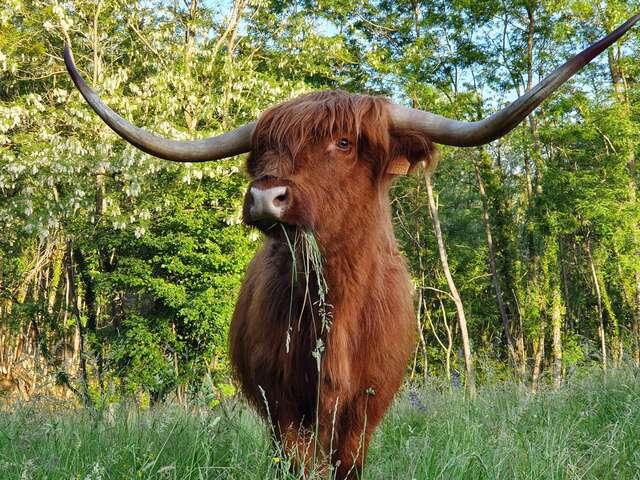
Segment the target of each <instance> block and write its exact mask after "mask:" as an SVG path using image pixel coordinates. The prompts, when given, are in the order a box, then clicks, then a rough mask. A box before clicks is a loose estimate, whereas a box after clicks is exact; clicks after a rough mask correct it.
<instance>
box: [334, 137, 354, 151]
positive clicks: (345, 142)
mask: <svg viewBox="0 0 640 480" xmlns="http://www.w3.org/2000/svg"><path fill="white" fill-rule="evenodd" d="M336 145H337V146H338V148H339V149H340V150H349V147H351V142H350V141H349V139H348V138H341V139H340V140H338V142H337V143H336Z"/></svg>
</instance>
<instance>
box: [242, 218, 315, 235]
mask: <svg viewBox="0 0 640 480" xmlns="http://www.w3.org/2000/svg"><path fill="white" fill-rule="evenodd" d="M244 223H245V225H247V226H249V227H253V228H256V229H258V230H260V231H261V232H262V233H263V234H264V235H266V236H267V237H271V238H277V239H281V240H286V239H287V237H288V238H294V237H295V235H296V233H297V232H299V231H300V230H302V229H304V227H302V226H301V225H297V224H293V223H288V222H283V221H280V220H277V219H273V218H262V219H245V220H244Z"/></svg>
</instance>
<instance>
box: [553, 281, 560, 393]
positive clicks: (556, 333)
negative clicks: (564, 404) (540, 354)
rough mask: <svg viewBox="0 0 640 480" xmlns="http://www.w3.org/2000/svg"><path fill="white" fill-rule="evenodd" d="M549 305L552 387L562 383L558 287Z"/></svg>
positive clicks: (558, 386) (554, 290)
mask: <svg viewBox="0 0 640 480" xmlns="http://www.w3.org/2000/svg"><path fill="white" fill-rule="evenodd" d="M552 302H553V303H552V306H551V335H552V336H551V349H552V351H553V387H554V388H556V389H558V388H560V386H561V385H562V338H561V332H562V303H561V302H562V300H561V297H560V290H559V287H558V286H556V287H555V288H554V289H553V301H552Z"/></svg>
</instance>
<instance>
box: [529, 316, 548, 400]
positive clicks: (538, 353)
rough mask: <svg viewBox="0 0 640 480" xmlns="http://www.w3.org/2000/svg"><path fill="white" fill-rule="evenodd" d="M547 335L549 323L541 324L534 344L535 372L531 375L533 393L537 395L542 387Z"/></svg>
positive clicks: (543, 322)
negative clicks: (541, 374) (541, 376)
mask: <svg viewBox="0 0 640 480" xmlns="http://www.w3.org/2000/svg"><path fill="white" fill-rule="evenodd" d="M546 333H547V322H545V321H544V320H543V321H542V323H541V324H540V332H539V333H538V338H537V339H536V340H535V341H534V343H533V356H534V361H533V372H532V374H531V393H537V392H538V387H539V385H540V372H541V371H542V359H543V358H544V341H545V337H546Z"/></svg>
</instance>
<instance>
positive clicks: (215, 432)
mask: <svg viewBox="0 0 640 480" xmlns="http://www.w3.org/2000/svg"><path fill="white" fill-rule="evenodd" d="M581 375H583V376H582V378H574V380H571V381H569V382H568V384H567V385H566V386H564V387H563V388H561V389H560V390H558V391H550V390H549V391H543V392H541V393H540V394H538V395H535V396H533V395H531V394H530V393H529V392H528V391H527V390H526V388H524V387H520V386H517V385H515V384H512V383H506V384H494V385H488V386H482V387H480V388H479V391H478V396H477V398H476V399H469V398H468V396H467V395H465V393H464V391H463V390H462V389H459V388H453V389H451V390H450V389H449V388H448V387H447V388H445V389H444V391H440V389H438V388H436V386H435V385H433V384H432V385H430V386H427V387H416V389H415V391H414V392H413V394H412V396H414V395H417V397H418V398H419V399H420V402H421V404H422V405H424V408H417V407H416V406H415V399H412V398H411V396H409V395H408V394H407V392H406V389H405V392H404V393H401V394H400V395H399V397H398V399H397V400H396V402H395V405H394V406H393V407H392V409H391V410H390V411H389V413H388V414H387V415H386V417H385V419H384V422H383V424H382V426H381V428H380V429H378V430H377V431H376V433H375V434H374V438H373V442H372V444H371V450H370V454H369V458H368V462H367V470H366V473H365V479H368V480H382V479H412V478H415V479H427V478H429V479H430V478H441V479H453V480H457V479H460V480H462V479H486V480H493V479H496V478H504V479H511V478H514V479H516V478H517V479H536V480H546V479H578V478H582V479H594V480H595V479H598V480H602V479H612V480H613V479H616V480H618V479H621V480H625V479H629V480H632V479H637V478H638V472H640V409H639V408H638V405H640V376H639V375H640V374H639V373H638V371H637V370H636V369H628V370H618V371H611V372H608V374H607V376H604V375H603V374H602V372H600V371H596V370H592V371H589V372H581ZM576 376H577V374H576ZM434 381H435V380H434ZM51 402H53V400H52V401H51ZM54 407H55V405H54V404H53V403H45V399H41V400H40V403H37V402H33V403H31V404H22V405H14V406H13V407H12V408H11V409H7V407H6V406H5V407H4V408H3V409H2V410H0V479H14V478H15V479H20V478H28V479H34V480H44V479H47V480H63V479H64V480H69V479H80V480H90V479H91V480H96V479H104V480H107V479H114V480H115V479H125V478H126V479H129V478H136V479H160V480H161V479H167V480H169V479H171V480H188V479H193V480H195V479H237V480H253V479H256V478H258V479H280V480H298V479H301V478H302V477H301V476H300V475H298V474H296V473H291V472H290V471H289V470H288V469H287V468H286V465H287V461H288V460H287V459H286V457H284V456H283V455H282V454H281V453H279V452H277V451H276V450H274V447H273V444H272V442H271V440H270V435H269V432H268V430H267V429H266V428H265V427H264V424H263V423H262V421H261V420H260V419H259V418H258V417H257V415H256V414H255V413H254V412H253V411H252V410H251V409H249V408H248V407H247V406H245V404H244V403H243V402H242V401H239V400H238V399H235V398H233V399H229V400H227V401H225V402H223V404H221V405H218V406H217V407H214V408H213V409H210V408H208V407H206V405H205V404H200V403H199V401H198V400H197V399H193V400H192V401H191V403H190V404H189V405H188V406H187V408H184V407H181V406H176V405H164V406H157V407H154V408H152V409H150V410H146V411H142V410H140V409H139V408H138V407H137V406H136V405H135V404H119V405H114V406H113V409H112V410H109V411H107V412H105V413H104V414H103V415H102V416H96V414H92V413H91V412H90V411H89V410H82V409H80V410H75V411H71V412H69V411H61V410H60V409H58V410H54V409H53V408H54ZM65 408H66V406H65ZM274 458H277V460H274ZM315 478H316V479H318V478H319V477H315Z"/></svg>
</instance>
